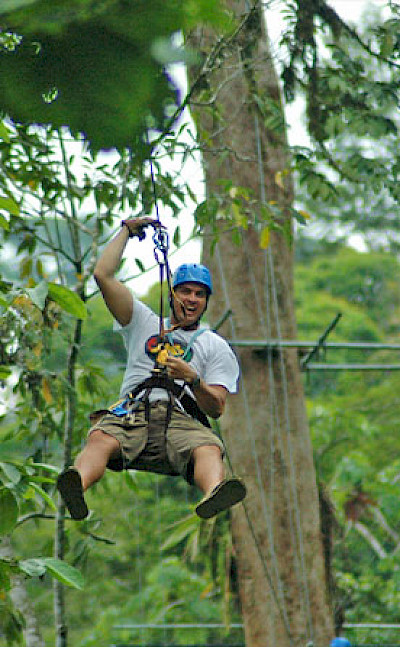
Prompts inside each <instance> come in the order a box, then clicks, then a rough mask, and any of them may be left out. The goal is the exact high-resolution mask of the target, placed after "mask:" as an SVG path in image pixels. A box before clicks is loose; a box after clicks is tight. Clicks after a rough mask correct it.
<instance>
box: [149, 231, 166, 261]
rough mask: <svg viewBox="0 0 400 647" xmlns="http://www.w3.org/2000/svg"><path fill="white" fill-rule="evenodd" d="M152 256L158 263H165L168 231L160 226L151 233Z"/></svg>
mask: <svg viewBox="0 0 400 647" xmlns="http://www.w3.org/2000/svg"><path fill="white" fill-rule="evenodd" d="M153 243H154V257H155V259H156V261H157V263H158V264H159V265H161V264H163V265H165V264H166V259H167V256H168V249H169V236H168V232H167V231H166V230H165V229H162V228H161V227H157V228H156V229H155V231H154V234H153Z"/></svg>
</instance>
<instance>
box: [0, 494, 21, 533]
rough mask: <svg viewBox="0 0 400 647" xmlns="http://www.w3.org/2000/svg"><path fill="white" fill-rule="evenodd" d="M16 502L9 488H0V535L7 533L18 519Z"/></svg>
mask: <svg viewBox="0 0 400 647" xmlns="http://www.w3.org/2000/svg"><path fill="white" fill-rule="evenodd" d="M18 514H19V507H18V502H17V499H16V498H15V496H14V495H13V493H12V492H11V490H9V489H8V488H7V487H1V488H0V537H1V536H3V535H9V534H10V533H11V532H12V530H13V528H14V527H15V525H16V523H17V521H18Z"/></svg>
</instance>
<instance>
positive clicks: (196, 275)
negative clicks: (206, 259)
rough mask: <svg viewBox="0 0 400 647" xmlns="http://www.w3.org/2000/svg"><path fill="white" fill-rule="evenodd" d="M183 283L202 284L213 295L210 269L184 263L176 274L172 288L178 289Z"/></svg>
mask: <svg viewBox="0 0 400 647" xmlns="http://www.w3.org/2000/svg"><path fill="white" fill-rule="evenodd" d="M182 283H201V285H204V286H205V287H206V288H207V292H208V294H209V295H210V294H212V281H211V274H210V270H209V269H208V267H206V266H205V265H200V264H198V263H184V264H183V265H180V266H179V267H178V268H177V269H176V270H175V272H174V275H173V277H172V287H174V288H176V287H177V286H178V285H181V284H182Z"/></svg>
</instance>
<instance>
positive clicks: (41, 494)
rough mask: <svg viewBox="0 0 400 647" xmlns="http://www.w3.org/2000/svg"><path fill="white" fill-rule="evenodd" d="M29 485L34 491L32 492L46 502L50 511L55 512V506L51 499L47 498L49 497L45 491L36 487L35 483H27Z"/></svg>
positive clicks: (38, 486)
mask: <svg viewBox="0 0 400 647" xmlns="http://www.w3.org/2000/svg"><path fill="white" fill-rule="evenodd" d="M29 485H30V486H31V488H33V489H34V490H35V491H36V492H37V493H38V494H39V496H41V497H42V499H44V500H45V501H46V503H47V505H48V506H49V507H50V508H51V509H52V510H56V509H57V506H56V505H55V503H54V501H53V499H52V498H51V496H49V495H48V494H47V492H46V490H44V489H43V488H41V487H40V485H38V484H37V483H34V482H33V481H29Z"/></svg>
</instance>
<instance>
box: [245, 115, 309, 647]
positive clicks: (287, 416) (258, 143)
mask: <svg viewBox="0 0 400 647" xmlns="http://www.w3.org/2000/svg"><path fill="white" fill-rule="evenodd" d="M254 119H255V138H256V146H257V162H258V169H259V183H260V199H261V202H262V204H266V195H265V184H264V165H263V159H262V149H261V135H260V128H259V120H258V115H257V114H255V116H254ZM265 260H266V263H265V269H266V270H268V269H269V275H270V277H271V290H272V298H273V306H274V312H275V324H276V328H277V336H278V339H281V338H282V335H281V325H280V319H279V306H278V296H277V287H276V279H275V268H274V263H273V258H272V252H271V249H270V248H267V250H266V251H265ZM266 275H267V276H268V274H267V271H266ZM267 276H266V278H267ZM266 290H267V293H266V294H267V299H266V302H267V303H268V295H269V290H268V285H267V281H266ZM269 354H270V353H269ZM279 361H280V371H281V376H282V386H283V394H284V414H285V424H286V432H287V446H288V453H289V463H290V468H291V469H290V473H289V480H290V485H291V492H292V498H293V502H294V511H295V522H296V527H297V534H298V542H299V552H300V570H301V580H302V584H303V589H304V598H305V606H306V610H305V611H306V620H307V625H308V632H309V642H311V643H313V640H314V629H313V622H312V614H311V603H310V593H309V587H308V580H307V572H306V565H305V553H304V543H303V532H302V524H301V514H300V506H299V501H298V496H297V488H296V468H295V463H294V459H293V447H292V440H291V421H290V414H289V395H288V384H287V374H286V368H285V363H284V360H283V352H282V350H281V349H280V350H279ZM290 477H291V478H290ZM296 557H297V556H296ZM296 561H297V559H296Z"/></svg>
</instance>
